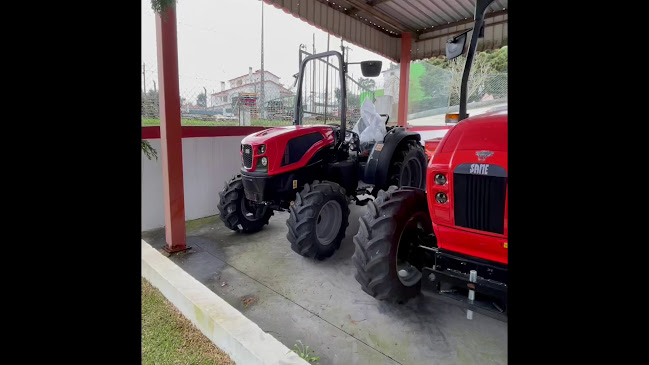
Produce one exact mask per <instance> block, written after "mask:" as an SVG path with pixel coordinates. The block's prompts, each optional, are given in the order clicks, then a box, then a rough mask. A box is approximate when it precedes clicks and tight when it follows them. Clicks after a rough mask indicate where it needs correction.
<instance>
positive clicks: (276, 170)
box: [241, 125, 335, 176]
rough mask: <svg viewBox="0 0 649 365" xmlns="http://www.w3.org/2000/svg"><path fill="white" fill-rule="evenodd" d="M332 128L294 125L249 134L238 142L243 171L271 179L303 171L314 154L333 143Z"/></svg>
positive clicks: (327, 126)
mask: <svg viewBox="0 0 649 365" xmlns="http://www.w3.org/2000/svg"><path fill="white" fill-rule="evenodd" d="M334 128H335V126H329V125H309V126H301V125H293V126H286V127H275V128H269V129H266V130H263V131H261V132H256V133H253V134H250V135H248V136H246V137H245V138H244V139H243V140H241V162H242V168H243V170H242V171H245V172H256V173H262V174H265V175H268V176H271V175H278V174H283V173H286V172H289V171H293V170H296V169H299V168H302V167H304V166H305V165H306V164H307V163H308V162H309V160H310V159H311V158H312V157H313V156H314V154H315V153H316V152H317V151H319V150H320V149H322V148H324V147H327V146H330V145H332V144H333V143H334V141H335V137H334ZM264 157H265V158H266V159H265V160H262V159H263V158H264ZM264 161H266V164H267V166H263V165H262V164H263V162H264Z"/></svg>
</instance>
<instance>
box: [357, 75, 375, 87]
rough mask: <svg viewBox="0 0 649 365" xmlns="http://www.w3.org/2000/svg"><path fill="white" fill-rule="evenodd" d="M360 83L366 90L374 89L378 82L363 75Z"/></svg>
mask: <svg viewBox="0 0 649 365" xmlns="http://www.w3.org/2000/svg"><path fill="white" fill-rule="evenodd" d="M358 84H359V85H360V86H361V88H363V89H365V90H374V89H375V88H376V82H375V81H374V80H372V79H364V78H362V77H361V78H360V79H358Z"/></svg>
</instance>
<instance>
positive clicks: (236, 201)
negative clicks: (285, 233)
mask: <svg viewBox="0 0 649 365" xmlns="http://www.w3.org/2000/svg"><path fill="white" fill-rule="evenodd" d="M219 197H220V200H219V204H218V208H219V213H220V216H221V220H222V221H223V223H224V224H225V226H226V227H228V228H230V229H231V230H233V231H242V232H244V233H253V232H257V231H259V230H261V229H262V228H263V227H264V225H266V224H268V221H269V220H270V217H271V216H272V215H273V210H272V209H270V208H269V207H267V206H262V205H257V204H253V203H252V202H251V201H250V200H248V199H246V196H245V194H244V192H243V181H242V179H241V174H238V175H236V176H234V177H232V178H231V179H230V180H229V181H226V183H225V187H224V188H223V190H222V191H220V192H219Z"/></svg>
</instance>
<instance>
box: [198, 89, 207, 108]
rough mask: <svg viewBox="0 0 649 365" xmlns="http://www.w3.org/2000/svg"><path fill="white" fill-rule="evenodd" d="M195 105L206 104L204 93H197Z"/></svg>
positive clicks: (204, 105)
mask: <svg viewBox="0 0 649 365" xmlns="http://www.w3.org/2000/svg"><path fill="white" fill-rule="evenodd" d="M196 105H198V106H202V107H206V106H207V96H206V95H205V93H204V92H202V93H200V94H198V98H196Z"/></svg>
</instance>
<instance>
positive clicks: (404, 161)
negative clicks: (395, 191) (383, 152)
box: [388, 139, 428, 189]
mask: <svg viewBox="0 0 649 365" xmlns="http://www.w3.org/2000/svg"><path fill="white" fill-rule="evenodd" d="M427 164H428V158H427V157H426V152H425V151H424V147H423V146H422V145H421V143H419V142H417V141H415V140H412V139H408V140H405V141H403V142H401V145H400V146H399V147H398V148H397V150H396V151H394V155H393V156H392V161H391V164H390V171H389V174H388V183H389V184H390V185H396V186H398V187H404V186H410V187H413V188H419V189H426V166H427Z"/></svg>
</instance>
